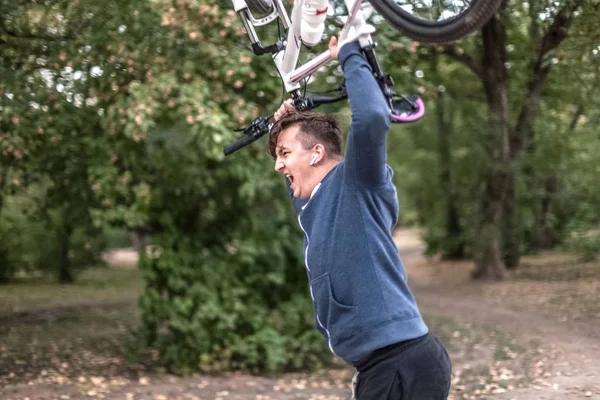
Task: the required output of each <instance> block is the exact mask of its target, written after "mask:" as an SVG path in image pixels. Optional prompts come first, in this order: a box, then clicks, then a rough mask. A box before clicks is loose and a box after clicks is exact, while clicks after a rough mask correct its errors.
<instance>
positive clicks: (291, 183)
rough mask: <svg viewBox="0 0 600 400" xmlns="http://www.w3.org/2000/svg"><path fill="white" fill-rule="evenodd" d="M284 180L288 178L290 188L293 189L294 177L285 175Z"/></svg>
mask: <svg viewBox="0 0 600 400" xmlns="http://www.w3.org/2000/svg"><path fill="white" fill-rule="evenodd" d="M285 177H286V178H288V180H289V181H290V187H291V188H292V189H293V187H294V177H293V176H292V175H290V174H286V175H285Z"/></svg>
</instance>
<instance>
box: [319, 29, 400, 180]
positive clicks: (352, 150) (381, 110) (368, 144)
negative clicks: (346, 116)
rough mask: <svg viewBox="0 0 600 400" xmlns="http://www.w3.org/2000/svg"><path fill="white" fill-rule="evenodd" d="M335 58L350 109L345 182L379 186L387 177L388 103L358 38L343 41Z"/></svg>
mask: <svg viewBox="0 0 600 400" xmlns="http://www.w3.org/2000/svg"><path fill="white" fill-rule="evenodd" d="M332 42H335V41H332ZM331 44H332V43H331V42H330V47H331ZM338 60H339V62H340V65H341V66H342V70H343V71H344V77H345V79H346V89H347V91H348V100H349V102H350V110H351V112H352V123H351V125H350V131H349V133H348V139H347V143H346V155H345V158H346V168H345V179H346V182H347V183H350V184H352V183H359V184H361V185H363V186H367V187H377V186H381V185H382V184H383V183H384V182H385V180H386V179H387V172H386V167H385V164H386V160H387V144H386V142H387V132H388V130H389V128H390V115H389V107H388V104H387V102H386V100H385V97H384V96H383V93H382V92H381V89H380V88H379V85H378V84H377V81H376V80H375V77H374V76H373V73H372V72H371V66H370V65H369V63H368V62H367V61H366V59H365V58H364V56H363V54H362V53H361V51H360V46H359V44H358V42H356V41H354V42H350V43H347V44H344V45H343V46H342V47H341V48H340V49H339V53H338Z"/></svg>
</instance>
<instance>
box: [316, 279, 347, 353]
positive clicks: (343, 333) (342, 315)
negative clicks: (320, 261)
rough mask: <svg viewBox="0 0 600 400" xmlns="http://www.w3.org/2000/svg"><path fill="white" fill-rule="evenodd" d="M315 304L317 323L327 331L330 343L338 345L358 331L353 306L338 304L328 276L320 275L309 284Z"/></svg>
mask: <svg viewBox="0 0 600 400" xmlns="http://www.w3.org/2000/svg"><path fill="white" fill-rule="evenodd" d="M310 290H311V292H312V295H313V299H314V303H315V311H316V313H317V322H318V323H319V324H320V325H321V327H322V328H324V329H325V330H326V331H327V334H328V335H329V338H330V340H331V342H333V343H338V342H339V341H341V340H344V339H346V338H348V337H350V336H352V335H354V334H355V333H356V332H357V331H358V327H357V325H356V312H357V308H356V307H355V306H347V305H345V304H341V303H339V302H338V301H337V300H336V299H335V298H334V297H333V292H332V290H331V282H330V278H329V274H325V275H321V276H319V277H318V278H315V279H313V280H312V281H311V282H310Z"/></svg>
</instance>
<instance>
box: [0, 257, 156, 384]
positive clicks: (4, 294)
mask: <svg viewBox="0 0 600 400" xmlns="http://www.w3.org/2000/svg"><path fill="white" fill-rule="evenodd" d="M142 289H143V280H142V278H141V274H140V272H139V271H138V270H137V269H112V268H92V269H88V270H86V271H83V272H82V273H81V274H79V275H78V276H77V280H76V282H75V283H74V284H71V285H60V284H58V283H56V282H53V281H52V280H50V279H32V280H25V281H20V282H16V283H13V284H10V285H5V286H2V288H1V290H0V382H4V383H9V382H23V381H31V380H33V379H44V380H49V381H50V382H55V381H57V380H58V381H64V380H67V379H70V378H73V377H76V376H87V375H102V376H112V375H127V374H131V373H134V372H135V371H137V370H143V369H144V367H143V366H142V365H140V364H137V363H136V362H132V360H131V359H128V357H127V355H128V353H129V346H130V345H131V344H132V343H133V340H134V335H133V334H134V332H135V331H136V329H137V327H138V326H139V321H140V318H139V317H140V312H139V309H138V307H137V298H138V297H139V295H140V293H141V290H142Z"/></svg>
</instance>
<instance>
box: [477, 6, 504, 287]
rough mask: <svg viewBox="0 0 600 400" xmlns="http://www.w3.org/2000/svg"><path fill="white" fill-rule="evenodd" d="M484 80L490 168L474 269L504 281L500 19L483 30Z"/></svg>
mask: <svg viewBox="0 0 600 400" xmlns="http://www.w3.org/2000/svg"><path fill="white" fill-rule="evenodd" d="M482 39H483V59H482V67H483V68H482V76H481V77H482V80H483V86H484V90H485V94H486V99H487V103H488V117H489V127H488V131H487V136H486V138H485V139H484V140H485V142H484V146H485V148H486V152H487V154H488V158H489V161H490V166H489V168H488V171H487V173H486V175H487V178H486V181H485V186H484V193H483V196H482V199H481V219H480V223H479V227H478V228H479V229H478V237H479V242H478V246H477V257H476V266H475V270H474V271H473V273H472V277H473V278H476V279H481V278H488V279H497V280H500V279H503V278H504V276H505V266H504V261H503V259H502V235H501V226H502V218H503V217H504V202H505V197H506V189H507V182H508V181H509V179H510V178H511V177H510V148H509V139H510V132H509V115H508V111H509V108H508V84H507V83H508V75H507V72H506V67H505V63H506V50H505V43H506V32H505V28H504V25H503V24H502V23H501V22H500V20H499V19H498V18H492V19H491V20H490V21H489V22H488V23H487V24H485V25H484V27H483V29H482Z"/></svg>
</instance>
